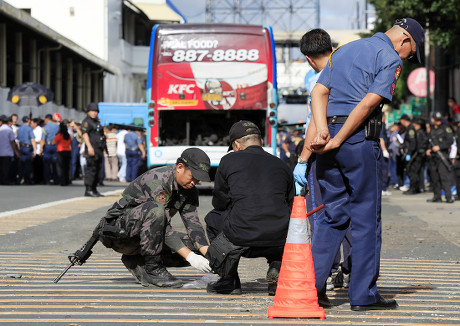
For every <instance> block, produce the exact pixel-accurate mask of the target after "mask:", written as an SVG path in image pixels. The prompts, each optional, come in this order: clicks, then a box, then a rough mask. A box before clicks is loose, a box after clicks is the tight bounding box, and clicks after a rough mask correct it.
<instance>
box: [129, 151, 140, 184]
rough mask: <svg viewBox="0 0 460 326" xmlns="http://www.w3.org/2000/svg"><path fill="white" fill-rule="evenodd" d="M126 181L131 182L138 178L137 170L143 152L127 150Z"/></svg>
mask: <svg viewBox="0 0 460 326" xmlns="http://www.w3.org/2000/svg"><path fill="white" fill-rule="evenodd" d="M126 160H127V165H126V181H128V182H131V181H133V180H134V179H136V178H137V169H138V168H139V162H140V160H141V152H139V151H131V150H129V149H127V150H126Z"/></svg>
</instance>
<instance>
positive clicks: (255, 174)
mask: <svg viewBox="0 0 460 326" xmlns="http://www.w3.org/2000/svg"><path fill="white" fill-rule="evenodd" d="M294 195H295V188H294V179H293V174H292V171H291V170H290V169H289V167H288V166H287V164H286V163H284V162H282V161H281V160H280V159H279V158H277V157H275V156H273V155H271V154H269V153H267V152H266V151H265V150H264V149H263V148H262V147H260V146H250V147H248V148H246V149H245V150H242V151H238V152H233V153H229V154H227V155H225V156H224V157H223V158H222V160H221V161H220V164H219V168H218V169H217V172H216V177H215V184H214V192H213V199H212V204H213V206H214V208H215V209H217V210H220V211H226V214H224V215H225V216H226V218H225V221H224V229H223V232H224V234H225V235H226V236H227V238H228V239H229V240H230V241H231V242H233V243H234V244H236V245H240V246H249V247H270V246H280V245H283V244H284V243H285V241H286V235H287V231H288V226H289V218H290V213H291V206H292V201H293V198H294Z"/></svg>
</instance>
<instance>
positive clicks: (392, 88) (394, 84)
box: [390, 65, 402, 95]
mask: <svg viewBox="0 0 460 326" xmlns="http://www.w3.org/2000/svg"><path fill="white" fill-rule="evenodd" d="M401 71H402V67H401V65H398V66H397V67H396V70H395V78H394V80H393V83H392V84H391V88H390V93H391V95H393V94H394V92H395V88H396V82H397V81H398V79H399V76H401Z"/></svg>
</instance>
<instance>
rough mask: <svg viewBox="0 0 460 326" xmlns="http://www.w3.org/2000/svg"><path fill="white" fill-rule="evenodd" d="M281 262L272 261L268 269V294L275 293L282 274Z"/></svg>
mask: <svg viewBox="0 0 460 326" xmlns="http://www.w3.org/2000/svg"><path fill="white" fill-rule="evenodd" d="M280 269H281V262H280V261H272V262H271V263H270V266H269V267H268V271H267V283H268V295H275V293H276V287H277V285H278V276H279V274H280Z"/></svg>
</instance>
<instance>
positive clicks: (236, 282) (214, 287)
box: [206, 275, 241, 295]
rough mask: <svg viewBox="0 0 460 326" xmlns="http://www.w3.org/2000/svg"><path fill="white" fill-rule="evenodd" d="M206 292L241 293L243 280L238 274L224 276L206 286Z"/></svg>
mask: <svg viewBox="0 0 460 326" xmlns="http://www.w3.org/2000/svg"><path fill="white" fill-rule="evenodd" d="M206 292H208V293H217V294H233V295H240V294H241V282H240V278H239V277H238V275H237V276H236V277H235V276H223V277H222V278H221V279H220V280H218V281H217V282H212V283H209V284H208V285H207V286H206Z"/></svg>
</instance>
